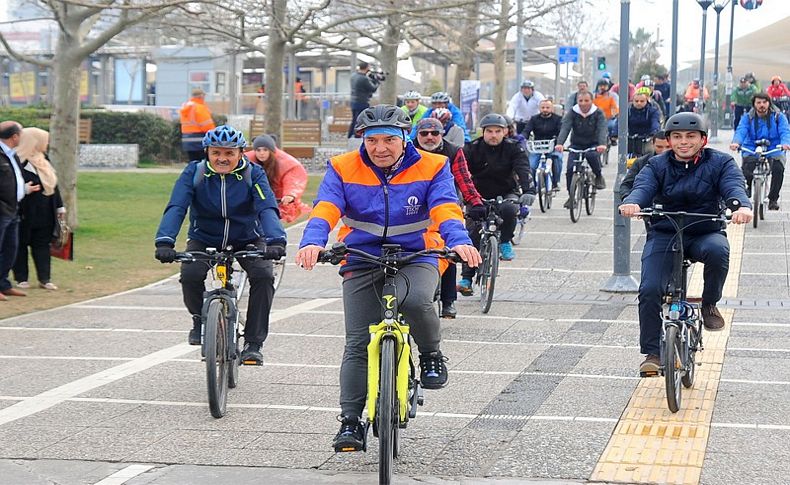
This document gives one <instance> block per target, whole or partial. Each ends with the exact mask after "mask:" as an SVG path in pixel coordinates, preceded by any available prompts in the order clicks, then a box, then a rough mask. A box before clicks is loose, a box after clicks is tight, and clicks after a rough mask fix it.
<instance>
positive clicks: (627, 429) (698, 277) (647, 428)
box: [590, 225, 744, 485]
mask: <svg viewBox="0 0 790 485" xmlns="http://www.w3.org/2000/svg"><path fill="white" fill-rule="evenodd" d="M727 237H728V239H729V241H730V272H729V275H728V277H727V283H726V284H725V286H724V297H725V298H728V297H729V298H732V297H735V296H737V292H738V279H739V276H740V272H741V256H742V254H743V239H744V226H743V225H738V226H735V225H731V226H729V228H728V231H727ZM701 293H702V265H695V268H694V272H693V274H692V276H691V279H690V282H689V294H690V295H695V296H699V295H701ZM722 315H723V316H724V319H725V321H726V326H725V327H724V330H722V331H721V332H715V333H714V332H706V333H704V334H703V341H704V345H705V351H704V352H702V353H699V354H697V355H698V361H699V362H700V364H701V365H700V366H699V367H698V368H697V375H696V379H695V382H694V387H693V388H691V389H685V388H684V390H683V396H682V401H681V409H680V411H678V412H677V413H676V414H672V413H671V412H670V411H669V409H668V408H667V401H666V390H665V388H664V378H663V377H661V378H650V379H642V380H641V381H640V383H639V385H638V386H637V388H636V390H635V391H634V394H633V395H632V396H631V400H630V401H629V403H628V406H626V408H625V411H624V412H623V414H622V416H621V417H620V421H619V422H618V423H617V426H616V427H615V430H614V433H613V434H612V437H611V439H610V440H609V443H608V445H607V446H606V449H605V450H604V452H603V454H602V455H601V458H600V460H599V461H598V464H597V465H596V466H595V470H593V474H592V476H591V477H590V479H591V480H593V481H604V482H625V483H677V484H695V485H696V484H698V483H699V481H700V476H701V475H702V463H703V460H704V458H705V449H706V448H707V445H708V435H709V432H710V422H711V417H712V415H713V405H714V403H715V401H716V392H717V390H718V387H719V379H720V378H721V369H722V364H723V363H724V350H725V348H726V347H727V339H728V338H729V336H730V328H731V326H732V325H731V324H732V316H733V312H732V310H722Z"/></svg>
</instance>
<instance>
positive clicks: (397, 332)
mask: <svg viewBox="0 0 790 485" xmlns="http://www.w3.org/2000/svg"><path fill="white" fill-rule="evenodd" d="M369 330H370V342H369V343H368V397H367V399H368V403H367V405H368V421H369V422H371V423H372V422H373V421H374V420H375V419H376V412H377V410H376V401H377V400H378V397H379V396H378V393H379V376H380V372H381V360H380V359H381V345H382V342H384V340H385V339H394V340H395V355H396V356H397V359H396V360H397V361H396V363H395V365H396V369H395V392H396V395H397V398H398V422H399V424H401V425H402V426H401V427H405V424H406V423H407V422H408V421H409V417H410V416H409V414H410V413H409V404H410V402H409V401H410V399H409V397H410V393H409V387H410V386H409V375H410V373H409V370H410V368H413V367H411V366H413V364H412V363H411V357H410V356H411V345H410V344H409V326H408V325H402V324H400V323H398V322H397V321H395V320H394V319H392V320H390V321H388V320H387V319H385V320H384V321H382V322H380V323H377V324H375V325H371V326H370V327H369ZM418 384H419V383H418V382H417V381H416V380H415V385H418ZM418 387H419V386H418Z"/></svg>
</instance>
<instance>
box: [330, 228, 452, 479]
mask: <svg viewBox="0 0 790 485" xmlns="http://www.w3.org/2000/svg"><path fill="white" fill-rule="evenodd" d="M347 255H353V256H354V257H355V258H359V259H361V260H365V261H368V262H370V263H373V264H376V265H379V266H380V267H381V269H382V271H384V287H383V290H382V294H381V301H382V319H381V321H380V322H379V323H376V324H373V325H370V327H369V329H370V343H369V344H368V394H367V408H368V417H367V422H366V423H365V438H364V443H365V444H364V445H363V448H362V450H363V451H366V450H367V430H368V428H370V427H372V428H373V435H374V436H375V437H377V438H378V439H379V483H380V484H389V483H391V481H392V463H393V460H394V459H395V458H397V457H398V432H399V429H403V428H406V425H407V424H408V422H409V419H411V418H414V417H416V416H417V406H421V405H422V404H423V402H424V400H423V393H422V387H421V386H420V381H419V379H418V378H417V372H416V368H417V366H416V365H415V363H414V358H413V356H412V352H411V336H410V335H409V324H408V323H406V321H405V320H404V319H403V315H401V314H400V313H399V311H398V295H397V293H396V288H395V276H396V275H397V274H398V270H399V268H401V267H403V266H405V265H406V264H408V263H409V262H411V261H414V260H415V259H417V258H420V257H424V256H430V255H432V256H435V257H439V258H445V259H448V260H450V261H453V262H458V261H459V258H458V256H457V255H456V254H455V253H454V252H452V251H450V250H449V249H446V248H443V249H425V250H422V251H418V252H415V253H403V252H402V251H401V247H400V245H397V244H385V245H383V246H382V255H381V256H374V255H372V254H369V253H366V252H365V251H361V250H359V249H354V248H349V247H347V246H346V245H345V244H344V243H342V242H341V243H335V244H334V245H333V246H332V248H331V249H329V250H327V251H323V252H322V253H321V255H320V256H319V258H318V261H319V262H322V263H332V264H339V263H340V262H341V261H342V260H343V259H345V258H346V256H347ZM335 451H340V452H342V451H357V450H356V449H339V450H335Z"/></svg>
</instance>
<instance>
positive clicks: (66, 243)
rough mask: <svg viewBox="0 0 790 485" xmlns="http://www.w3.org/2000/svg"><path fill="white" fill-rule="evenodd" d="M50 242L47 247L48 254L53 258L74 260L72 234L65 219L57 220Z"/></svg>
mask: <svg viewBox="0 0 790 485" xmlns="http://www.w3.org/2000/svg"><path fill="white" fill-rule="evenodd" d="M53 236H54V237H53V238H52V242H51V243H50V245H49V254H50V255H51V256H53V257H55V258H59V259H65V260H67V261H73V260H74V233H73V232H72V231H71V228H70V227H69V225H68V223H66V220H65V218H58V223H57V224H56V226H55V231H54V234H53Z"/></svg>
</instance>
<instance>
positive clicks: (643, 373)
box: [639, 371, 661, 377]
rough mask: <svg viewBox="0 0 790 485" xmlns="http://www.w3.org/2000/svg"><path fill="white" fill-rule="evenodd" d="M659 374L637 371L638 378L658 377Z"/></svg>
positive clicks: (656, 372) (657, 372)
mask: <svg viewBox="0 0 790 485" xmlns="http://www.w3.org/2000/svg"><path fill="white" fill-rule="evenodd" d="M660 374H661V373H660V372H659V371H648V372H642V371H639V377H658V376H659V375H660Z"/></svg>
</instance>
